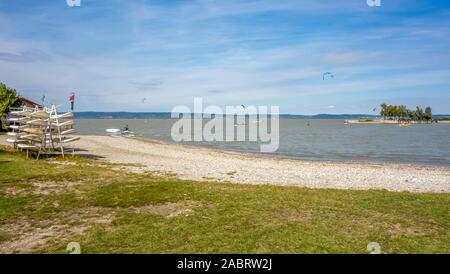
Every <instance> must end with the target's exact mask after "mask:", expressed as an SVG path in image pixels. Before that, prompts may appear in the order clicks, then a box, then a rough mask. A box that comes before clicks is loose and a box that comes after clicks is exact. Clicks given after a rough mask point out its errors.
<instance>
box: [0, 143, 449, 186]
mask: <svg viewBox="0 0 450 274" xmlns="http://www.w3.org/2000/svg"><path fill="white" fill-rule="evenodd" d="M1 139H2V140H1V143H3V144H4V139H5V138H1ZM74 146H75V147H77V148H79V149H82V150H84V151H81V152H79V154H87V155H93V156H98V157H101V158H104V159H105V160H107V161H111V162H114V163H127V164H137V165H138V166H135V167H129V168H130V169H131V170H132V171H135V172H143V171H152V172H159V173H172V174H173V173H176V175H177V177H179V178H181V179H188V180H197V181H205V180H207V181H211V180H217V181H224V182H232V183H248V184H273V185H296V186H301V187H308V188H333V189H359V190H362V189H386V190H389V191H409V192H433V193H450V167H433V166H420V165H408V164H383V163H380V164H377V163H340V162H329V161H323V162H322V161H305V160H291V159H280V158H268V157H259V156H257V155H249V154H241V153H237V152H228V151H221V150H217V149H210V148H201V147H190V146H185V145H178V144H166V143H162V142H160V141H155V140H151V139H144V140H143V139H142V138H124V137H110V136H84V135H83V136H81V140H79V141H77V142H75V143H74Z"/></svg>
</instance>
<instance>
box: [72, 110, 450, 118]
mask: <svg viewBox="0 0 450 274" xmlns="http://www.w3.org/2000/svg"><path fill="white" fill-rule="evenodd" d="M379 117H380V115H370V114H317V115H299V114H280V118H281V119H341V120H344V119H375V118H379ZM446 117H450V114H449V115H443V114H441V115H433V118H446ZM75 118H77V119H171V113H170V112H96V111H87V112H75ZM386 118H387V116H386Z"/></svg>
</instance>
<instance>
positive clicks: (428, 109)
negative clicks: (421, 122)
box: [424, 107, 433, 121]
mask: <svg viewBox="0 0 450 274" xmlns="http://www.w3.org/2000/svg"><path fill="white" fill-rule="evenodd" d="M424 119H425V120H427V121H431V120H432V119H433V112H432V110H431V107H426V108H425V114H424Z"/></svg>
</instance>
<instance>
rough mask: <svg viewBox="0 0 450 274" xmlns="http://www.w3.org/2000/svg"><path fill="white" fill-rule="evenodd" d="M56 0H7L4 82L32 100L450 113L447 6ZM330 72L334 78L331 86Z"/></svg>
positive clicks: (153, 107)
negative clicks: (72, 2) (424, 104)
mask: <svg viewBox="0 0 450 274" xmlns="http://www.w3.org/2000/svg"><path fill="white" fill-rule="evenodd" d="M56 2H57V1H39V3H38V2H33V3H29V4H28V5H24V4H20V3H16V2H15V3H13V4H11V5H5V4H4V2H2V1H1V0H0V75H1V76H0V77H1V79H0V81H5V82H6V83H7V84H9V85H11V86H13V87H15V88H17V89H19V90H21V91H22V92H23V93H25V94H27V95H29V96H30V97H34V98H38V97H40V96H41V93H42V92H45V93H46V94H48V98H52V97H53V98H55V100H57V101H66V100H67V94H68V93H69V92H72V91H76V92H77V95H78V98H79V102H78V107H79V108H80V110H93V109H97V110H132V111H168V110H170V109H171V108H172V107H173V106H174V105H176V104H188V103H191V102H192V98H193V97H194V96H203V97H204V98H205V101H206V102H207V103H212V104H241V103H246V104H258V103H265V104H278V105H280V106H281V110H282V112H285V113H286V112H292V113H307V112H308V113H318V112H322V111H323V109H324V106H337V105H339V108H335V109H334V110H336V111H338V110H339V111H342V112H359V113H361V112H365V111H367V110H368V109H372V107H371V106H372V105H373V104H374V103H373V102H374V101H380V102H381V101H383V100H389V99H390V98H391V99H394V98H398V97H404V98H405V100H406V101H408V102H409V103H412V104H419V103H420V101H421V100H423V98H424V97H427V98H431V99H430V100H432V101H433V100H434V101H433V102H435V110H436V112H450V109H449V104H444V103H443V102H446V101H445V100H447V99H448V98H449V97H450V95H449V92H448V91H449V90H448V89H449V87H450V77H448V76H449V75H450V74H449V72H450V52H449V50H448V48H450V38H449V37H450V35H449V34H450V33H449V32H450V30H449V29H448V28H446V25H448V23H450V22H449V21H450V20H448V19H446V18H448V17H445V16H436V15H442V14H443V13H445V12H448V11H446V10H447V9H448V6H446V5H443V6H442V7H440V8H435V9H431V8H428V9H427V10H424V11H423V12H421V13H418V12H417V11H422V9H423V7H424V5H425V4H426V3H425V2H424V1H414V3H411V1H403V0H402V1H395V3H394V2H392V3H391V2H386V3H383V4H384V5H383V7H382V8H379V9H373V8H370V7H368V6H367V5H366V3H365V1H364V0H361V1H360V0H351V1H327V0H314V1H313V0H311V1H310V0H308V1H287V0H279V1H269V0H249V1H235V0H230V1H207V0H201V1H175V2H172V1H170V2H169V1H143V0H133V1H119V0H111V1H89V0H84V1H83V5H82V7H80V8H77V9H73V8H69V7H67V6H66V5H65V4H64V3H62V4H61V3H56ZM62 2H64V1H62ZM325 71H332V72H333V73H334V74H335V76H336V77H335V78H334V79H332V80H331V81H323V80H322V74H323V72H325ZM142 98H147V99H148V101H146V103H145V104H141V103H139V102H141V101H142ZM414 98H416V99H414ZM433 98H444V99H443V100H438V99H433ZM445 98H447V99H445ZM352 106H355V107H352Z"/></svg>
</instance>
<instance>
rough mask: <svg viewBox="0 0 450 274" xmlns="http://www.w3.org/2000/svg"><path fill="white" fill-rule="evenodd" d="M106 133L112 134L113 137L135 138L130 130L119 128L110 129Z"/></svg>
mask: <svg viewBox="0 0 450 274" xmlns="http://www.w3.org/2000/svg"><path fill="white" fill-rule="evenodd" d="M106 132H108V133H110V136H113V137H134V136H135V135H134V132H133V131H129V130H123V129H118V128H108V129H107V130H106Z"/></svg>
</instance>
